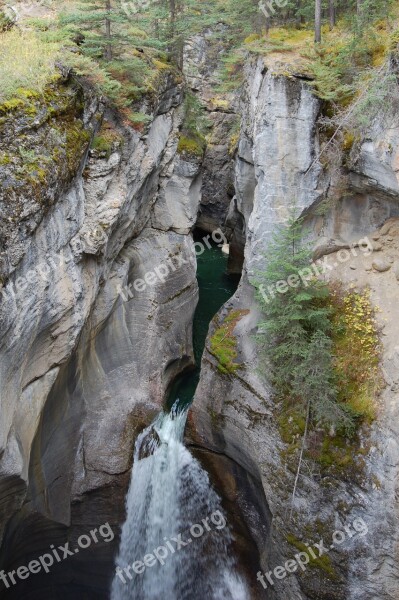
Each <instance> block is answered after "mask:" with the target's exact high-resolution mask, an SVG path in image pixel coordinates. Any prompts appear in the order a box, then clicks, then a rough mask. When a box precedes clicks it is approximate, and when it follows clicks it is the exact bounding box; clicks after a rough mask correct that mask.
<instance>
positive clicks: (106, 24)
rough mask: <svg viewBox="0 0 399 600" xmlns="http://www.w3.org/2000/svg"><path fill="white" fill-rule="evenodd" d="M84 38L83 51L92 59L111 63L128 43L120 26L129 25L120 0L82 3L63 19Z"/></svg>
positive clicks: (98, 0)
mask: <svg viewBox="0 0 399 600" xmlns="http://www.w3.org/2000/svg"><path fill="white" fill-rule="evenodd" d="M62 22H63V23H64V24H69V25H72V26H73V27H74V28H76V30H77V32H79V33H82V34H83V35H84V39H83V43H82V46H81V48H82V50H83V51H84V53H85V54H88V55H89V56H91V57H93V58H100V59H101V58H102V59H104V60H106V61H111V60H112V59H113V58H114V57H115V56H116V55H117V54H118V53H119V52H120V49H121V47H122V46H123V45H124V44H126V43H127V42H128V38H127V36H126V34H123V33H122V32H121V30H120V27H119V30H118V25H126V24H128V23H129V17H128V14H126V12H125V11H124V10H123V9H122V7H121V5H120V2H119V1H118V0H80V3H79V5H78V6H77V9H76V12H73V13H72V14H69V15H67V16H65V17H63V19H62Z"/></svg>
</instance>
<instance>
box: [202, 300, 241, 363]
mask: <svg viewBox="0 0 399 600" xmlns="http://www.w3.org/2000/svg"><path fill="white" fill-rule="evenodd" d="M246 314H248V311H247V310H234V311H231V312H230V313H229V314H228V315H227V316H226V317H225V319H224V321H223V323H222V324H221V325H220V326H219V327H218V328H217V329H216V331H215V333H214V334H213V336H212V337H211V339H210V348H209V351H210V353H211V354H212V355H213V356H214V357H215V358H216V359H217V360H218V370H219V371H220V372H221V373H224V374H233V373H235V372H236V371H237V370H238V369H239V368H240V365H239V364H238V363H237V362H235V361H236V359H237V356H238V352H237V339H236V337H235V336H234V333H233V332H234V329H235V327H236V325H237V323H238V322H239V320H240V319H241V318H242V317H243V316H244V315H246Z"/></svg>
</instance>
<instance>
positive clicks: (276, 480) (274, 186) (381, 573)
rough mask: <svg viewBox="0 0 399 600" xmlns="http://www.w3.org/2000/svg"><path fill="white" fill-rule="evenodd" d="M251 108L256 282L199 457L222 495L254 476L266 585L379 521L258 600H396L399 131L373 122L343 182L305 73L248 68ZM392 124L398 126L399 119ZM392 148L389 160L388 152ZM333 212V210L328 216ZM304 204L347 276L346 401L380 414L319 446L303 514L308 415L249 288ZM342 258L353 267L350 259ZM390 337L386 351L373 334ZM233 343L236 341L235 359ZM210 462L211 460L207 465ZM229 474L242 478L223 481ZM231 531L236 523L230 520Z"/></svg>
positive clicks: (245, 209)
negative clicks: (268, 346)
mask: <svg viewBox="0 0 399 600" xmlns="http://www.w3.org/2000/svg"><path fill="white" fill-rule="evenodd" d="M241 102H242V104H241V111H242V117H243V122H242V128H241V134H240V139H239V143H238V152H237V157H236V166H235V188H236V197H235V198H234V200H233V202H232V206H231V210H230V223H231V231H232V237H231V240H230V243H231V246H230V249H231V259H230V260H231V263H232V264H231V268H232V270H234V269H235V268H236V267H237V264H239V258H240V256H241V261H242V260H244V270H243V275H242V280H241V283H240V286H239V288H238V291H237V293H236V294H235V296H234V297H233V298H232V300H231V301H230V302H229V303H227V305H226V306H225V307H224V308H223V309H222V310H221V312H220V314H219V315H218V318H217V322H216V321H215V323H213V325H212V326H211V329H210V332H209V336H208V341H207V345H206V349H205V352H204V356H203V360H202V372H201V378H200V383H199V386H198V388H197V392H196V396H195V401H194V405H193V408H192V414H191V418H190V427H189V432H188V440H189V441H191V442H192V443H193V444H194V446H195V447H196V448H197V447H200V448H202V449H206V452H202V461H203V463H204V464H205V466H207V465H208V464H211V463H212V465H213V468H215V463H217V462H218V461H219V463H220V464H219V468H218V469H217V470H218V472H219V480H218V486H219V490H220V493H221V494H222V495H223V494H225V493H226V494H227V495H228V493H229V489H230V483H229V482H230V479H231V477H232V473H233V471H234V470H237V468H240V469H243V470H244V471H245V472H246V473H247V474H248V475H250V477H251V482H252V483H251V486H249V485H248V483H246V484H242V485H243V486H244V487H243V488H242V489H239V490H237V493H236V500H237V504H238V506H239V507H240V509H241V511H242V513H243V514H244V515H246V518H245V517H244V518H245V521H246V523H247V525H248V527H249V529H250V532H251V535H252V538H253V540H254V541H255V543H256V545H257V547H258V551H259V555H260V557H261V564H262V568H263V571H264V572H268V571H270V570H273V569H274V568H275V567H277V566H279V565H284V564H285V562H286V561H287V560H290V559H292V558H293V557H294V556H295V554H297V553H298V552H302V551H304V550H305V548H306V547H307V544H311V545H312V543H313V544H314V543H319V541H320V540H323V541H324V543H325V544H326V546H330V545H331V544H332V536H333V534H334V532H335V531H338V530H340V531H345V526H348V525H350V524H352V523H353V522H354V520H355V519H356V518H357V517H361V518H362V519H363V520H364V521H365V522H366V523H367V527H368V534H367V535H364V536H352V537H350V538H349V537H348V538H347V540H346V542H345V543H344V544H342V545H340V546H339V547H335V548H333V549H330V550H329V551H328V552H327V553H326V554H325V555H324V556H322V557H321V558H320V560H316V559H314V560H312V561H311V562H310V564H309V567H308V568H306V569H305V570H304V571H302V570H298V572H295V573H292V574H291V575H290V576H288V577H285V578H284V579H281V580H280V579H276V578H275V580H274V586H273V587H270V586H269V588H268V589H267V590H264V589H263V587H262V586H261V584H260V583H258V588H257V592H256V594H257V595H258V596H259V597H265V598H267V599H269V598H272V599H273V600H286V599H287V598H289V599H290V600H291V599H294V598H295V599H301V600H308V599H312V600H360V598H362V599H363V600H366V599H367V600H375V598H377V597H378V598H381V600H396V597H397V590H398V581H399V573H398V567H397V563H396V559H395V556H396V555H397V549H398V538H399V520H398V515H399V507H398V503H397V485H396V484H395V481H397V477H398V469H397V465H398V457H399V431H398V427H397V425H396V424H397V422H398V418H399V415H398V410H399V409H398V406H399V403H398V402H397V390H398V382H397V375H394V365H397V364H398V362H397V361H398V358H397V341H396V342H395V341H394V340H395V339H396V340H397V336H398V335H399V334H398V332H397V327H396V325H395V326H394V327H392V326H389V325H387V323H388V322H390V321H391V322H392V323H396V322H397V321H398V319H397V318H396V313H397V296H398V294H399V288H398V282H397V278H396V275H395V273H399V255H398V252H397V247H396V246H397V238H396V233H397V225H395V223H396V220H395V218H393V217H395V216H396V215H397V214H398V206H399V187H398V177H397V172H396V167H395V164H397V160H398V145H397V142H395V145H392V138H393V137H394V136H395V135H399V131H398V129H397V128H396V129H395V132H392V131H386V129H385V128H384V124H382V123H381V124H378V123H374V124H373V126H372V128H373V131H370V137H371V138H372V139H373V140H374V141H373V142H372V143H371V142H370V141H369V139H367V140H364V141H361V142H357V143H358V144H360V146H358V148H357V160H356V162H355V163H352V165H351V170H350V171H349V172H348V163H347V162H345V155H344V156H343V157H342V160H343V164H342V165H341V167H340V168H338V169H337V166H336V165H334V166H331V170H330V169H329V166H328V165H326V166H325V167H324V168H323V166H322V164H321V161H319V160H318V159H317V156H318V153H319V151H320V146H319V139H320V137H319V132H318V117H319V114H320V112H321V105H320V103H319V101H318V100H317V99H316V98H315V97H314V96H313V95H312V91H311V87H310V86H309V85H308V84H307V83H306V81H305V80H304V79H303V78H302V77H301V76H300V74H298V73H297V74H296V75H293V74H291V75H290V77H287V76H285V75H284V74H283V73H282V69H281V65H278V68H276V69H274V68H273V65H272V64H270V63H269V64H268V65H266V64H265V62H264V60H263V59H256V60H253V61H252V62H251V61H250V62H249V63H248V64H247V66H246V84H245V87H244V91H243V95H242V99H241ZM392 117H393V120H394V119H396V121H397V115H396V117H395V115H392ZM393 120H392V121H391V122H393ZM387 138H389V140H390V141H389V144H390V146H389V147H390V148H391V151H390V154H389V155H387V154H386V153H383V151H382V149H383V148H384V147H386V146H385V145H384V144H387V143H388V139H387ZM344 163H345V164H344ZM323 200H325V201H326V202H325V203H323V205H324V208H323V211H320V210H319V209H320V204H321V203H322V201H323ZM293 205H295V206H296V208H297V210H298V213H299V212H302V211H303V212H304V214H305V215H306V223H307V225H309V226H310V228H311V238H312V240H313V243H314V246H315V256H316V257H321V256H323V255H328V258H329V259H330V262H331V264H332V265H338V266H335V267H333V268H332V270H331V273H330V274H329V275H328V277H329V278H331V281H334V282H335V283H334V285H338V286H340V285H342V289H343V296H342V297H343V298H346V301H345V300H343V302H344V303H345V302H346V303H345V305H344V306H343V307H341V308H342V310H341V313H340V314H341V319H343V320H344V321H345V326H346V329H347V331H348V330H349V333H348V334H347V335H341V336H338V337H337V340H336V344H337V347H338V349H339V354H340V356H341V362H340V364H339V365H338V366H339V368H340V369H341V371H342V374H343V376H344V379H346V381H347V384H348V385H347V389H346V390H345V393H346V394H347V395H348V397H349V398H350V402H351V405H353V408H354V410H355V409H356V407H357V408H358V409H359V410H360V409H361V410H362V411H363V412H364V410H365V408H367V406H369V407H370V410H369V411H368V413H369V418H368V419H366V422H365V424H364V427H363V428H361V429H360V430H359V431H358V434H357V435H356V436H353V437H349V436H336V435H335V434H334V432H325V431H315V432H312V434H311V435H310V436H309V439H308V445H307V448H306V452H305V456H306V460H305V461H304V463H303V466H302V469H301V474H300V477H299V481H298V485H297V490H296V494H295V501H294V502H293V500H292V494H293V489H294V483H295V475H296V470H297V467H298V461H299V452H300V448H301V443H302V436H303V432H304V426H305V417H304V415H303V413H302V414H301V413H300V412H299V413H298V411H297V409H296V407H295V406H294V402H289V403H288V404H287V405H285V404H283V403H277V402H276V400H275V398H274V396H273V393H272V390H271V389H270V386H269V384H268V382H267V380H266V379H265V377H264V376H263V375H262V374H261V373H262V371H263V372H265V369H264V366H263V365H262V364H261V362H260V357H259V353H258V349H257V346H256V344H255V339H254V334H255V333H256V331H257V324H258V322H259V320H260V315H259V309H258V306H257V303H256V302H255V300H254V293H253V291H254V290H253V287H252V286H251V284H250V280H251V279H252V277H254V276H255V274H256V272H257V269H258V268H259V267H261V266H262V262H261V261H262V256H263V252H264V250H265V249H266V248H267V247H268V241H269V240H270V238H271V235H272V233H273V231H274V230H275V228H276V226H277V225H278V224H279V223H281V222H283V221H284V220H285V219H286V218H287V217H288V215H289V212H290V207H292V206H293ZM384 223H385V225H384ZM380 228H381V229H380ZM395 232H396V233H395ZM364 236H369V237H370V240H373V239H374V240H375V241H372V243H371V241H370V245H369V248H368V251H367V252H361V250H360V249H359V248H358V253H357V254H358V256H357V257H355V256H354V254H353V252H351V251H349V250H347V249H348V248H350V246H351V244H353V243H355V242H356V241H358V240H359V239H360V238H362V237H364ZM343 249H346V250H345V251H347V252H348V254H349V259H348V258H347V259H346V260H344V261H342V251H343ZM340 252H341V253H340ZM379 253H380V257H379ZM341 262H343V264H340V263H341ZM233 263H234V264H233ZM385 269H387V270H386V271H385ZM368 289H369V292H367V290H368ZM378 306H379V307H381V311H379V310H378V308H377V307H378ZM243 310H246V311H248V310H249V312H248V313H247V314H245V316H243V318H241V319H240V321H239V322H238V323H237V324H236V325H235V327H234V330H233V331H232V332H230V331H228V330H227V326H226V321H225V319H226V317H227V318H228V315H229V314H233V313H234V312H235V311H243ZM371 314H375V321H376V325H375V324H374V323H373V324H372V323H371ZM341 325H342V323H341ZM370 326H372V328H373V331H372V332H370V331H369V329H368V328H369V327H370ZM375 327H376V329H375ZM337 329H344V328H340V327H338V328H337ZM222 330H223V331H222ZM382 330H384V335H383V336H382V337H381V339H380V341H381V348H380V349H379V348H377V346H378V340H377V338H376V337H375V331H377V332H379V333H380V332H381V331H382ZM225 334H228V335H226V337H225V338H224V335H225ZM230 334H231V335H232V336H234V337H233V338H232V337H231V335H230ZM370 336H371V337H372V339H371V338H370ZM223 338H224V341H226V339H228V338H229V342H228V344H227V346H226V345H223V343H222V339H223ZM362 341H363V342H364V351H362V352H360V351H359V352H357V350H356V344H358V343H361V342H362ZM371 347H372V353H374V352H375V354H376V355H378V356H379V358H380V361H381V364H380V365H378V368H377V370H376V377H375V378H374V375H373V378H374V380H375V384H376V385H375V386H374V388H375V389H371V387H373V386H371V387H370V386H369V383H370V381H371V380H370V379H369V378H367V377H362V373H361V370H362V368H365V369H366V368H367V369H368V370H369V371H370V369H372V370H373V372H374V369H376V364H375V357H374V354H373V355H372V356H371V357H370V352H369V350H370V348H371ZM356 359H357V360H356ZM370 361H371V362H370ZM226 365H228V366H230V367H231V368H226ZM237 365H239V367H238V368H236V366H237ZM221 366H222V368H221ZM380 367H382V372H383V375H384V379H385V380H386V381H387V382H388V386H386V387H384V386H385V382H384V381H380ZM363 384H364V385H363ZM362 386H363V387H362ZM355 389H356V390H357V393H356V397H355V394H354V390H355ZM371 393H372V394H373V395H374V399H375V400H376V402H375V405H374V406H372V405H371V403H369V396H370V394H371ZM351 394H352V395H351ZM210 454H211V455H212V459H210V458H208V457H209V456H210ZM219 457H220V458H219ZM226 457H227V459H228V460H227V461H226ZM229 461H231V462H230V465H231V466H230V468H228V467H227V468H226V465H228V464H229ZM237 465H238V467H237ZM241 481H243V478H242V479H241ZM244 488H245V489H244ZM254 489H256V494H255V495H256V498H258V499H259V497H260V496H263V510H264V511H266V512H268V513H269V514H270V519H269V520H264V519H263V518H262V516H261V512H262V511H261V510H260V508H259V503H258V502H253V504H252V505H248V496H246V495H245V494H248V493H249V490H252V491H253V490H254ZM384 503H385V504H386V506H387V507H389V508H388V509H387V508H386V507H385V508H384ZM230 518H231V519H234V517H233V515H231V517H230ZM262 520H263V524H264V527H263V528H262V527H261V526H260V523H261V522H262ZM254 593H255V592H254ZM254 597H257V596H256V595H254Z"/></svg>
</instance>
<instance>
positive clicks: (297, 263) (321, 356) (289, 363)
mask: <svg viewBox="0 0 399 600" xmlns="http://www.w3.org/2000/svg"><path fill="white" fill-rule="evenodd" d="M301 239H302V222H301V220H296V219H295V218H294V217H291V218H290V220H289V223H288V226H287V227H283V228H281V229H280V231H279V232H278V233H277V234H276V235H275V236H274V239H273V241H272V243H271V245H270V248H269V251H268V252H267V255H266V256H265V257H264V260H265V264H266V267H265V269H264V270H263V271H259V272H258V273H257V277H256V279H254V280H253V281H252V283H253V285H254V286H255V288H256V290H257V293H256V297H257V300H258V302H259V304H260V307H261V309H262V315H263V320H262V321H261V322H260V323H259V325H258V332H259V333H258V336H257V340H258V343H259V345H260V348H261V350H262V351H263V354H264V358H265V359H266V371H267V374H268V376H269V378H270V380H271V382H272V384H273V386H274V388H275V390H276V392H277V394H278V396H279V397H281V398H284V397H286V396H291V397H293V398H295V399H296V401H297V402H299V403H300V404H301V405H303V406H306V405H307V404H308V403H310V406H311V412H312V418H313V419H314V420H315V421H316V422H317V423H321V424H323V425H325V426H330V427H331V426H332V427H335V428H340V427H350V426H351V425H352V418H351V416H350V415H349V413H348V411H347V409H346V407H345V406H344V405H342V404H341V403H339V402H338V399H337V381H336V376H335V371H334V363H333V352H332V340H331V329H332V326H331V314H332V311H331V308H330V307H328V306H327V305H326V299H327V298H328V296H329V290H328V287H327V285H326V284H325V283H324V282H321V281H319V280H318V279H316V278H315V277H312V276H311V273H312V272H311V269H309V265H310V262H311V251H310V249H309V248H308V247H307V246H306V245H303V244H302V242H301ZM304 269H308V271H309V273H310V276H309V273H308V277H307V278H305V277H304V271H303V270H304ZM286 281H288V282H290V281H291V282H293V283H295V286H294V285H292V286H288V285H286V286H285V293H283V294H280V293H276V286H277V289H278V285H279V282H286ZM270 290H272V291H271V292H270Z"/></svg>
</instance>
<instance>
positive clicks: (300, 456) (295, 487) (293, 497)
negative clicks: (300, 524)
mask: <svg viewBox="0 0 399 600" xmlns="http://www.w3.org/2000/svg"><path fill="white" fill-rule="evenodd" d="M309 420H310V400H309V401H308V406H307V409H306V424H305V431H304V432H303V439H302V448H301V454H300V455H299V464H298V469H297V472H296V477H295V483H294V489H293V491H292V500H291V502H292V503H291V514H290V519H291V518H292V513H293V510H294V502H295V495H296V489H297V487H298V480H299V475H300V473H301V466H302V459H303V453H304V452H305V448H306V439H307V437H308V429H309Z"/></svg>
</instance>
